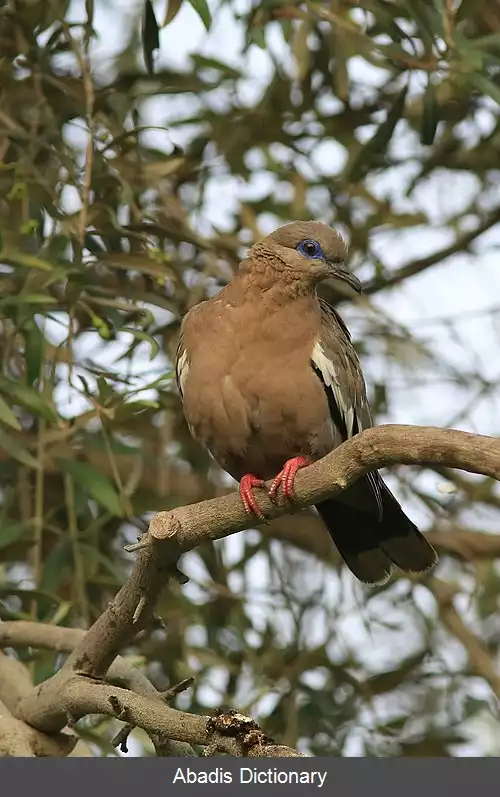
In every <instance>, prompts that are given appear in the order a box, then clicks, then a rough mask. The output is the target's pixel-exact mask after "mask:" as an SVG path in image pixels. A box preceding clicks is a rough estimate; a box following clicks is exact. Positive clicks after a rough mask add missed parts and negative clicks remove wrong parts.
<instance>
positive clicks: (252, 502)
mask: <svg viewBox="0 0 500 797" xmlns="http://www.w3.org/2000/svg"><path fill="white" fill-rule="evenodd" d="M254 487H265V482H264V481H263V480H262V479H258V478H257V476H254V475H253V473H247V474H246V476H243V478H242V480H241V481H240V498H241V500H242V502H243V506H244V507H245V512H247V513H248V514H249V515H252V514H253V515H256V516H257V517H258V518H259V519H260V520H264V521H265V520H266V516H265V515H264V512H263V511H262V509H261V508H260V506H259V504H258V503H257V500H256V499H255V496H254V494H253V492H252V490H253V488H254ZM266 522H267V521H266Z"/></svg>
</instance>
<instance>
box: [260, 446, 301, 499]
mask: <svg viewBox="0 0 500 797" xmlns="http://www.w3.org/2000/svg"><path fill="white" fill-rule="evenodd" d="M309 464H310V460H309V459H308V458H307V457H293V459H289V460H287V461H286V462H285V465H284V467H283V469H282V470H280V472H279V473H278V475H277V476H276V477H275V478H274V480H273V483H272V485H271V489H270V490H269V493H268V495H269V498H270V499H271V501H273V502H275V501H276V497H277V493H278V489H279V488H280V487H281V492H282V493H283V495H284V497H285V498H286V500H287V501H294V500H295V492H294V482H295V476H296V474H297V471H299V470H300V469H301V468H305V467H306V465H309Z"/></svg>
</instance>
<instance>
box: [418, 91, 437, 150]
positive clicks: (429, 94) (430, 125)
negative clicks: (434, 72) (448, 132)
mask: <svg viewBox="0 0 500 797" xmlns="http://www.w3.org/2000/svg"><path fill="white" fill-rule="evenodd" d="M438 122H439V106H438V103H437V100H436V89H435V88H434V84H433V83H432V78H431V77H430V76H429V81H428V83H427V89H426V92H425V95H424V107H423V113H422V128H421V132H420V140H421V141H422V144H424V146H426V147H430V146H432V144H434V139H435V137H436V130H437V125H438Z"/></svg>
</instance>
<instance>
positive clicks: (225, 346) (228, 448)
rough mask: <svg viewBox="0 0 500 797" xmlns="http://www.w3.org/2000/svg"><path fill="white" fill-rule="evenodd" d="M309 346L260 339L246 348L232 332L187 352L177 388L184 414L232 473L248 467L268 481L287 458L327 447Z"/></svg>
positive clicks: (327, 428)
mask: <svg viewBox="0 0 500 797" xmlns="http://www.w3.org/2000/svg"><path fill="white" fill-rule="evenodd" d="M202 348H203V347H202ZM309 348H310V347H309V346H307V345H303V344H302V345H300V346H295V347H294V348H292V350H291V351H287V350H286V348H283V347H281V346H280V345H277V346H273V345H266V342H265V341H261V344H260V346H258V347H256V348H255V349H254V350H252V349H251V348H248V347H247V346H241V345H238V340H237V338H236V337H234V338H233V339H232V340H230V341H227V340H226V341H224V343H221V342H219V344H218V351H214V349H213V348H212V349H210V348H209V347H208V346H207V347H206V349H205V352H203V351H200V350H199V351H198V352H197V356H196V357H194V358H193V361H192V364H191V366H190V369H189V374H188V377H187V379H186V382H185V389H184V406H185V413H186V418H187V420H188V423H189V424H190V427H191V429H192V431H193V433H194V435H195V436H196V437H198V438H199V439H200V440H202V441H203V442H204V443H205V444H206V445H207V447H208V448H209V449H210V451H211V452H212V454H213V456H214V457H215V459H216V460H217V461H218V462H219V463H220V464H221V465H222V467H223V468H225V469H226V470H227V471H228V472H229V473H231V474H232V475H233V476H234V477H235V478H237V479H239V478H241V476H242V475H243V474H244V473H247V472H251V473H255V475H257V476H259V477H261V478H265V479H268V478H271V477H272V476H274V475H275V474H276V473H277V472H278V470H280V469H281V467H282V465H283V464H284V462H285V461H286V460H287V459H289V458H291V457H293V456H298V455H300V454H303V455H305V456H316V455H318V456H322V455H323V454H324V453H326V451H327V450H329V449H330V448H331V447H332V431H331V420H330V415H329V410H328V403H327V400H326V397H325V394H324V390H323V388H322V385H321V382H320V381H319V380H318V378H317V377H316V375H315V373H314V371H313V370H312V368H311V366H310V353H309ZM210 363H211V366H210V367H208V366H209V364H210Z"/></svg>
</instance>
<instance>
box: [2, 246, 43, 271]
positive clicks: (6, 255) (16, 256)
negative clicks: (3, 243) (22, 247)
mask: <svg viewBox="0 0 500 797" xmlns="http://www.w3.org/2000/svg"><path fill="white" fill-rule="evenodd" d="M0 260H2V261H3V262H4V263H13V264H14V265H18V266H25V267H26V268H36V269H38V270H39V271H52V269H53V266H52V265H51V264H50V263H48V262H47V261H46V260H42V259H41V258H40V257H35V256H34V255H28V254H25V253H24V252H17V251H15V250H10V249H4V250H3V252H0Z"/></svg>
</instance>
